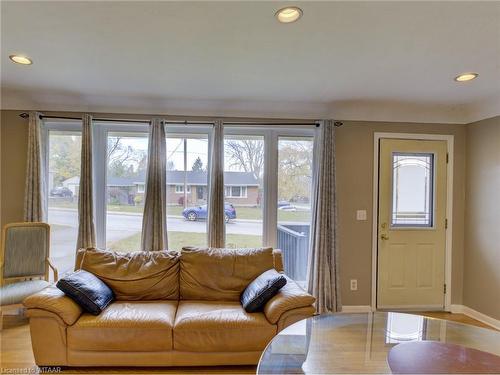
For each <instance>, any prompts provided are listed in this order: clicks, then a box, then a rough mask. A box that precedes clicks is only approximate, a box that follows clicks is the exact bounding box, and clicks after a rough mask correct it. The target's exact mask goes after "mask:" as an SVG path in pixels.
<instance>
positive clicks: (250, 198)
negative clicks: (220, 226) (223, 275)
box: [224, 135, 265, 247]
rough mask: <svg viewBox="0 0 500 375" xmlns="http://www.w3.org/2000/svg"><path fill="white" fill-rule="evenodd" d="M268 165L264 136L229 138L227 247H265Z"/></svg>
mask: <svg viewBox="0 0 500 375" xmlns="http://www.w3.org/2000/svg"><path fill="white" fill-rule="evenodd" d="M264 162H265V156H264V136H260V135H226V136H225V138H224V185H225V207H224V213H225V219H226V246H227V247H259V246H262V245H263V232H262V229H263V214H262V210H263V205H262V194H263V192H264V185H263V177H264Z"/></svg>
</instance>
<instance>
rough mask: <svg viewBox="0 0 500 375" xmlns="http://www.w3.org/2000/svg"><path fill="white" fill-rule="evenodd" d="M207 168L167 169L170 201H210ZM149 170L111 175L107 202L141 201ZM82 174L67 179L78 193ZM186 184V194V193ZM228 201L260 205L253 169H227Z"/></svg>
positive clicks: (137, 202) (67, 183)
mask: <svg viewBox="0 0 500 375" xmlns="http://www.w3.org/2000/svg"><path fill="white" fill-rule="evenodd" d="M207 179H208V176H207V172H202V171H187V172H184V171H167V203H168V204H169V205H184V197H185V196H186V198H187V205H194V204H205V203H206V202H207V195H208V191H207ZM145 180H146V178H145V174H141V175H139V176H137V177H117V176H108V177H107V188H108V194H107V203H110V204H129V205H134V204H141V203H142V202H143V200H144V190H145ZM79 183H80V178H79V177H78V176H75V177H71V178H69V179H68V180H66V181H63V186H66V187H69V188H70V189H71V190H72V191H73V192H74V193H75V195H76V194H78V193H77V192H78V185H79ZM184 186H186V195H185V194H184ZM224 186H225V196H226V202H229V203H232V204H234V205H235V206H258V205H260V201H261V197H260V190H259V180H258V179H257V177H256V176H255V175H254V174H253V173H251V172H224Z"/></svg>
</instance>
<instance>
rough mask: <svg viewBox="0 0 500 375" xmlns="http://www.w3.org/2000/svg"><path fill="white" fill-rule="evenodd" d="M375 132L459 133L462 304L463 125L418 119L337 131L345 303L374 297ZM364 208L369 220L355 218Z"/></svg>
mask: <svg viewBox="0 0 500 375" xmlns="http://www.w3.org/2000/svg"><path fill="white" fill-rule="evenodd" d="M19 113H20V112H19V111H2V117H1V119H2V125H1V127H2V130H1V138H2V140H1V142H2V150H1V158H2V161H1V163H2V171H1V176H2V193H1V204H2V213H1V220H2V225H3V224H5V223H8V222H11V221H15V220H20V219H21V218H22V205H23V194H24V188H23V187H24V173H25V164H26V134H27V131H26V126H27V122H26V121H25V120H22V119H21V118H19V117H18V114H19ZM375 132H406V133H438V134H453V135H454V136H455V165H454V166H455V170H454V175H455V176H454V177H455V180H454V181H455V186H454V197H453V198H454V215H453V222H454V235H453V264H452V267H453V289H452V302H453V303H456V304H461V303H462V269H463V233H464V196H465V191H464V184H465V177H464V170H465V126H464V125H442V124H415V123H382V122H352V121H346V122H345V124H344V126H342V127H341V128H338V132H337V144H336V146H337V182H338V204H339V231H340V235H339V242H340V247H341V257H340V258H341V259H340V262H341V267H340V269H341V281H342V300H343V301H342V302H343V304H344V305H369V304H370V298H371V239H372V221H371V217H372V205H373V202H372V182H373V134H374V133H375ZM358 209H366V210H367V212H368V220H367V221H356V220H355V214H356V210H358ZM349 279H358V290H357V291H355V292H351V291H350V290H349Z"/></svg>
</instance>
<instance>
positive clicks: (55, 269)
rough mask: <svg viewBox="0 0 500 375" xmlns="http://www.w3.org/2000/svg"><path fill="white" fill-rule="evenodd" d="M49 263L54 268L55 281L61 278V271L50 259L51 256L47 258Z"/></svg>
mask: <svg viewBox="0 0 500 375" xmlns="http://www.w3.org/2000/svg"><path fill="white" fill-rule="evenodd" d="M47 263H48V264H49V267H50V268H51V269H52V272H53V273H54V281H57V280H59V273H58V272H57V268H56V266H54V263H52V261H51V260H50V258H47Z"/></svg>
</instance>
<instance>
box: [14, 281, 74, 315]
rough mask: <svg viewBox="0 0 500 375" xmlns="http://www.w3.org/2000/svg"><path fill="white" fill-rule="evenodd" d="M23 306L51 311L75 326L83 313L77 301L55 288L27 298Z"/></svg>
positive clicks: (49, 288)
mask: <svg viewBox="0 0 500 375" xmlns="http://www.w3.org/2000/svg"><path fill="white" fill-rule="evenodd" d="M23 304H24V306H25V307H26V308H27V309H40V310H45V311H50V312H52V313H54V314H56V315H57V316H59V317H60V318H61V320H62V321H63V322H64V323H65V324H67V325H73V324H74V323H75V322H76V321H77V320H78V318H79V317H80V315H82V312H83V310H82V308H81V307H80V306H79V305H78V304H77V303H76V302H75V301H73V300H72V299H71V298H69V297H67V296H66V295H65V294H64V292H62V291H61V290H59V289H57V288H56V287H54V286H49V287H47V288H45V289H43V290H41V291H40V292H38V293H35V294H33V295H31V296H29V297H26V298H25V299H24V301H23Z"/></svg>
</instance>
